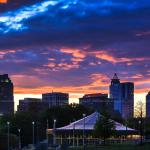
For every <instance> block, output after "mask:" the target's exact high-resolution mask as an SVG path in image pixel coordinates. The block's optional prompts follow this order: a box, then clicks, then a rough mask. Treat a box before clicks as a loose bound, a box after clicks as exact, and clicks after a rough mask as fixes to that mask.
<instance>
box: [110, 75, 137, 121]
mask: <svg viewBox="0 0 150 150" xmlns="http://www.w3.org/2000/svg"><path fill="white" fill-rule="evenodd" d="M110 98H111V99H113V101H114V111H116V112H118V113H119V114H120V115H121V116H122V117H123V118H124V119H127V118H132V117H133V112H134V83H132V82H124V83H121V82H120V79H119V78H118V77H117V74H116V73H115V74H114V77H113V78H112V80H111V85H110Z"/></svg>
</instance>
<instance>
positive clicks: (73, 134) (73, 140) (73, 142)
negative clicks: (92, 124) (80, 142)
mask: <svg viewBox="0 0 150 150" xmlns="http://www.w3.org/2000/svg"><path fill="white" fill-rule="evenodd" d="M73 121H74V122H75V119H74V120H73ZM74 146H75V123H73V147H74Z"/></svg>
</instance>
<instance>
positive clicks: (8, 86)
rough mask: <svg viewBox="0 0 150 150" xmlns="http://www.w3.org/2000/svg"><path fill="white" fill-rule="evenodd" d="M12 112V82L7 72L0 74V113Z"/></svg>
mask: <svg viewBox="0 0 150 150" xmlns="http://www.w3.org/2000/svg"><path fill="white" fill-rule="evenodd" d="M13 112H14V96H13V83H12V81H11V80H10V78H9V77H8V74H4V75H0V113H1V114H8V113H13Z"/></svg>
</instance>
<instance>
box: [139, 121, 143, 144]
mask: <svg viewBox="0 0 150 150" xmlns="http://www.w3.org/2000/svg"><path fill="white" fill-rule="evenodd" d="M139 126H140V144H142V143H143V139H142V132H143V131H142V120H139Z"/></svg>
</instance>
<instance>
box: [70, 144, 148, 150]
mask: <svg viewBox="0 0 150 150" xmlns="http://www.w3.org/2000/svg"><path fill="white" fill-rule="evenodd" d="M68 150H83V147H78V148H68ZM85 150H150V144H143V145H131V144H125V145H124V144H116V145H110V146H89V147H86V148H85Z"/></svg>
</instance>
